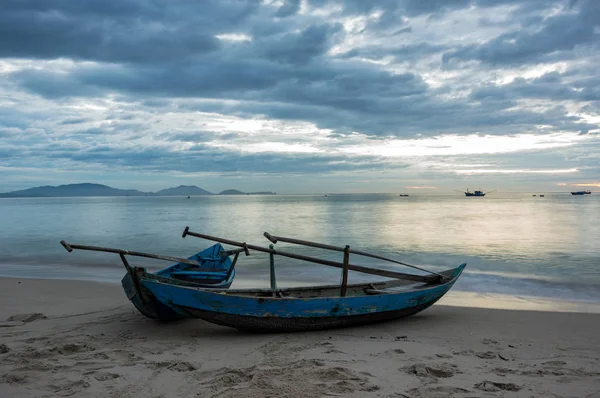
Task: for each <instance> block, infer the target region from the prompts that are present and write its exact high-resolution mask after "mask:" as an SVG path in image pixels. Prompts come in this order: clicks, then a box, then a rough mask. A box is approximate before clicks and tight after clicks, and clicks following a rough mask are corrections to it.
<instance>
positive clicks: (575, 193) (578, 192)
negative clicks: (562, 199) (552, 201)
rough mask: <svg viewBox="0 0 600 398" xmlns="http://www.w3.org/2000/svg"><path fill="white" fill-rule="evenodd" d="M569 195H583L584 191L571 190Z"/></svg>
mask: <svg viewBox="0 0 600 398" xmlns="http://www.w3.org/2000/svg"><path fill="white" fill-rule="evenodd" d="M571 195H585V191H575V192H571Z"/></svg>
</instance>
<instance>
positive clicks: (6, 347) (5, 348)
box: [0, 344, 10, 354]
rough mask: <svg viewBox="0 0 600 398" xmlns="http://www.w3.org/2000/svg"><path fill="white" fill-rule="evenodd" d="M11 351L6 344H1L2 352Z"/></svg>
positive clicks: (0, 351)
mask: <svg viewBox="0 0 600 398" xmlns="http://www.w3.org/2000/svg"><path fill="white" fill-rule="evenodd" d="M9 351H10V348H8V346H7V345H6V344H0V354H6V353H7V352H9Z"/></svg>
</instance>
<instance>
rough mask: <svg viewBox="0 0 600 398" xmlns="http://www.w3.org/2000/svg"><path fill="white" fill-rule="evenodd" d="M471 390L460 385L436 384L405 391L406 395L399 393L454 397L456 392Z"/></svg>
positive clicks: (417, 395)
mask: <svg viewBox="0 0 600 398" xmlns="http://www.w3.org/2000/svg"><path fill="white" fill-rule="evenodd" d="M470 392H471V391H469V390H466V389H464V388H460V387H452V386H436V387H417V388H413V389H411V390H408V391H406V395H404V394H403V395H401V396H402V397H407V396H408V397H415V398H420V397H423V398H425V397H427V398H446V397H456V396H458V394H466V393H470Z"/></svg>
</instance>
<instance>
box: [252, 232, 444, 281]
mask: <svg viewBox="0 0 600 398" xmlns="http://www.w3.org/2000/svg"><path fill="white" fill-rule="evenodd" d="M263 235H264V236H265V238H267V239H268V240H270V241H271V242H273V243H277V242H278V241H282V242H287V243H293V244H296V245H303V246H311V247H316V248H318V249H326V250H334V251H338V252H343V251H346V248H345V247H338V246H331V245H325V244H323V243H317V242H310V241H307V240H300V239H294V238H285V237H283V236H274V235H271V234H270V233H268V232H265V233H264V234H263ZM349 251H350V253H354V254H358V255H359V256H365V257H371V258H376V259H378V260H383V261H389V262H391V263H395V264H401V265H404V266H406V267H410V268H414V269H418V270H419V271H423V272H427V273H430V274H434V275H437V276H440V277H442V278H445V276H444V275H441V274H438V273H437V272H433V271H429V270H426V269H424V268H420V267H417V266H416V265H410V264H406V263H403V262H401V261H397V260H394V259H391V258H387V257H382V256H379V255H377V254H370V253H366V252H363V251H360V250H354V249H350V250H349Z"/></svg>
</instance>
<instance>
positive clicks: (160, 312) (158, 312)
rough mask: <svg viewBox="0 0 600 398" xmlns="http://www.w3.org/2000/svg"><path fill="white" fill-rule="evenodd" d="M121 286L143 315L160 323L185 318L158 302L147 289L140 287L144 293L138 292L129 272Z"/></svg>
mask: <svg viewBox="0 0 600 398" xmlns="http://www.w3.org/2000/svg"><path fill="white" fill-rule="evenodd" d="M121 285H122V286H123V290H125V294H126V295H127V298H128V299H129V301H131V303H132V304H133V305H134V306H135V308H136V309H137V310H138V311H139V312H140V313H141V314H142V315H145V316H147V317H148V318H152V319H156V320H159V321H175V320H178V319H181V318H183V316H182V315H180V314H178V313H176V312H175V311H173V310H172V309H171V308H169V307H167V306H166V305H164V304H162V303H161V302H160V301H158V300H156V298H155V297H154V296H153V295H152V293H150V291H149V290H148V289H146V288H145V287H143V286H140V290H143V292H141V291H138V289H136V287H135V285H134V282H133V278H132V277H131V274H129V272H128V273H126V274H125V276H124V277H123V279H122V280H121Z"/></svg>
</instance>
